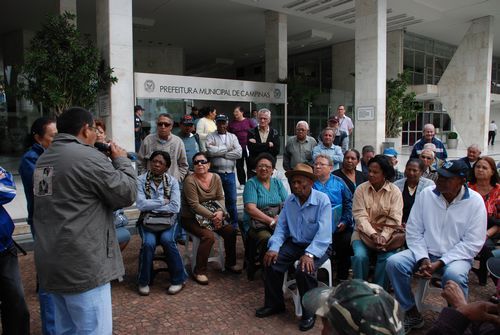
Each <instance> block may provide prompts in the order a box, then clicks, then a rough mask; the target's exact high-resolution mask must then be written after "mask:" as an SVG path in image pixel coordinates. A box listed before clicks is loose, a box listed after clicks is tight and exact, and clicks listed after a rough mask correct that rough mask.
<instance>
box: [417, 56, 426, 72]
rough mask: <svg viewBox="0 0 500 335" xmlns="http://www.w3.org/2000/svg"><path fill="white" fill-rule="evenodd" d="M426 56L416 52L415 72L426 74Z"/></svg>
mask: <svg viewBox="0 0 500 335" xmlns="http://www.w3.org/2000/svg"><path fill="white" fill-rule="evenodd" d="M424 63H425V54H424V53H423V52H420V51H415V72H419V73H424V67H425V64H424Z"/></svg>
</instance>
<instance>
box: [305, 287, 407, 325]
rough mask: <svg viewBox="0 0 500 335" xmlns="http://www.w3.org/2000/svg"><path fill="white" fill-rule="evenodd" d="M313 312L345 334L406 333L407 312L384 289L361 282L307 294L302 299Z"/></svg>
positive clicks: (311, 291) (318, 289) (312, 291)
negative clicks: (405, 315)
mask: <svg viewBox="0 0 500 335" xmlns="http://www.w3.org/2000/svg"><path fill="white" fill-rule="evenodd" d="M302 302H303V304H304V307H305V308H306V310H308V311H309V312H310V313H315V314H316V315H318V316H321V317H324V318H327V319H328V320H329V321H330V324H331V325H332V326H333V327H334V328H335V330H336V331H337V332H338V333H339V334H342V335H357V334H367V335H379V334H398V335H399V334H404V327H403V320H404V311H403V310H402V309H401V307H400V306H399V303H398V302H397V301H396V300H395V299H394V298H393V297H392V296H391V295H390V294H389V293H387V292H386V291H384V289H383V288H382V287H380V286H378V285H376V284H371V283H368V282H366V281H363V280H360V279H353V280H348V281H345V282H343V283H341V284H340V285H338V286H337V287H320V288H315V289H313V290H310V291H308V292H307V293H306V294H305V295H304V298H303V299H302Z"/></svg>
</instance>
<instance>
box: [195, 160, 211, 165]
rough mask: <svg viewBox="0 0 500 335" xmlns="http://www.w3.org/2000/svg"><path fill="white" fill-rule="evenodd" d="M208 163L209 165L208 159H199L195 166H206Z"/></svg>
mask: <svg viewBox="0 0 500 335" xmlns="http://www.w3.org/2000/svg"><path fill="white" fill-rule="evenodd" d="M207 163H208V161H207V160H206V159H199V160H196V161H194V162H193V165H199V164H202V165H205V164H207Z"/></svg>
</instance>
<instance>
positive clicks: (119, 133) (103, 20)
mask: <svg viewBox="0 0 500 335" xmlns="http://www.w3.org/2000/svg"><path fill="white" fill-rule="evenodd" d="M96 13H97V46H98V47H99V50H101V54H102V56H103V58H104V60H105V61H106V64H107V65H109V66H110V67H111V68H113V70H114V72H113V75H114V76H116V77H117V78H118V82H117V83H116V84H114V85H112V86H111V88H110V89H109V90H108V92H107V94H105V95H104V96H103V97H101V99H102V100H104V101H106V100H107V106H109V109H107V110H100V111H99V113H100V117H101V118H103V119H105V122H106V125H107V128H108V136H109V137H110V138H112V139H113V140H114V141H116V142H117V143H118V144H119V145H120V146H122V147H123V148H125V149H126V150H128V151H134V131H133V129H134V125H133V114H134V86H133V82H134V81H133V79H134V78H133V74H134V72H133V41H132V0H96ZM102 100H101V101H102ZM104 105H106V104H104ZM100 109H101V108H100ZM102 113H104V115H102Z"/></svg>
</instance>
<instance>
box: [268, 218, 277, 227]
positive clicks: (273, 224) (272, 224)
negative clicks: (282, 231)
mask: <svg viewBox="0 0 500 335" xmlns="http://www.w3.org/2000/svg"><path fill="white" fill-rule="evenodd" d="M275 225H276V220H273V221H271V223H270V224H269V227H271V228H272V227H274V226H275Z"/></svg>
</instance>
